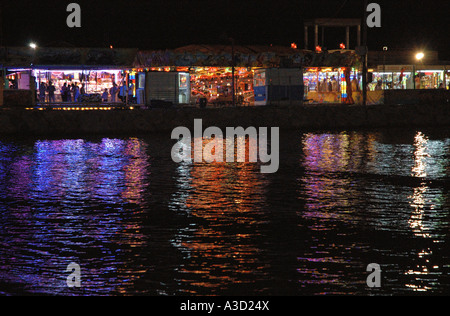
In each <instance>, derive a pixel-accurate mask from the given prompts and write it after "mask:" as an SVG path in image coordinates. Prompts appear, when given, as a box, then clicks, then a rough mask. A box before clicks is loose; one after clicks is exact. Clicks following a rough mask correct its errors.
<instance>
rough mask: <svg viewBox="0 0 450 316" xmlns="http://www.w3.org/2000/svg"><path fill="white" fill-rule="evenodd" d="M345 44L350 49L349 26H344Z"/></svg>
mask: <svg viewBox="0 0 450 316" xmlns="http://www.w3.org/2000/svg"><path fill="white" fill-rule="evenodd" d="M345 45H346V47H347V49H350V26H347V27H346V36H345Z"/></svg>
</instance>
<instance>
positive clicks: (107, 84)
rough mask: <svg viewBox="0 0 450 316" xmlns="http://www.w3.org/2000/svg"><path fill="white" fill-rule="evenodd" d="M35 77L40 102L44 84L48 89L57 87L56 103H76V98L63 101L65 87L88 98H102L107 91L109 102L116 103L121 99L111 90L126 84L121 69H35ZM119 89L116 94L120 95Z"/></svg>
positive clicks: (46, 99) (46, 100) (33, 72)
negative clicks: (112, 94) (76, 90)
mask: <svg viewBox="0 0 450 316" xmlns="http://www.w3.org/2000/svg"><path fill="white" fill-rule="evenodd" d="M32 74H33V76H34V77H35V78H36V90H37V91H38V94H39V100H40V101H41V102H43V99H42V98H41V95H40V94H41V93H42V91H44V90H41V88H40V87H41V85H42V84H44V85H45V87H46V88H48V86H49V84H50V83H51V84H52V85H53V86H54V87H55V102H63V101H64V102H69V101H70V100H71V101H73V102H76V101H78V100H75V98H74V97H72V98H71V99H70V100H64V99H63V95H62V93H63V87H64V85H66V87H68V88H69V89H70V91H71V92H72V93H73V92H74V89H75V87H78V89H79V90H80V95H83V94H84V95H88V96H94V95H97V96H101V95H102V94H103V92H105V90H106V91H107V92H108V102H111V101H116V102H118V101H119V99H118V98H117V96H116V97H113V96H111V92H112V91H111V88H112V87H113V85H114V84H115V85H116V86H117V87H119V86H121V85H123V84H124V82H125V72H124V71H123V70H120V69H89V70H80V69H64V70H62V69H51V70H50V69H34V70H33V71H32ZM118 89H119V88H117V91H116V93H115V94H117V93H118ZM48 101H49V99H48V91H47V92H46V98H45V102H48Z"/></svg>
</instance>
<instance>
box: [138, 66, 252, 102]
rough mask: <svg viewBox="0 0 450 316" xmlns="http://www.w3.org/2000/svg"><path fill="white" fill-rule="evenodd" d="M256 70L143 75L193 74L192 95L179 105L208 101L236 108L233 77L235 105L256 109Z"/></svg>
mask: <svg viewBox="0 0 450 316" xmlns="http://www.w3.org/2000/svg"><path fill="white" fill-rule="evenodd" d="M254 69H255V68H247V67H235V68H234V75H233V69H232V67H197V66H191V67H151V68H147V69H139V70H140V71H143V70H145V71H148V72H150V73H152V72H166V73H179V74H183V73H186V74H189V80H190V85H189V87H190V95H189V97H186V98H183V100H182V101H180V102H177V103H179V104H185V105H192V106H194V105H199V104H200V102H201V100H205V101H206V103H207V104H208V105H209V106H226V105H232V104H233V76H234V80H235V89H234V91H235V103H236V104H237V105H253V104H254V93H253V76H254Z"/></svg>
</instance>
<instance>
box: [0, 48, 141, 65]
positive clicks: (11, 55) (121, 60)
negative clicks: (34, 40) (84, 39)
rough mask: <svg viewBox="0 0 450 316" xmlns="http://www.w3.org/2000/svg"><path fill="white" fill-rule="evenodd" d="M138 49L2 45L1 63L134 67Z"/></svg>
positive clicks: (0, 50) (0, 51) (0, 52)
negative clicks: (34, 47)
mask: <svg viewBox="0 0 450 316" xmlns="http://www.w3.org/2000/svg"><path fill="white" fill-rule="evenodd" d="M136 53H137V49H108V48H52V47H42V48H37V49H35V50H34V49H32V48H29V47H0V63H1V64H3V65H4V66H7V67H8V66H9V67H11V66H12V67H30V66H33V67H36V68H39V67H49V68H54V67H59V68H69V67H77V68H78V67H83V66H86V67H91V68H94V67H96V68H97V67H102V68H113V67H116V68H130V67H132V65H133V62H134V60H135V58H136Z"/></svg>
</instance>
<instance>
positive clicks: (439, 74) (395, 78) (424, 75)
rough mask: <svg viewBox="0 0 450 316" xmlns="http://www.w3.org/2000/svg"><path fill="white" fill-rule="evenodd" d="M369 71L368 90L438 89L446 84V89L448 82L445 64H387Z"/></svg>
mask: <svg viewBox="0 0 450 316" xmlns="http://www.w3.org/2000/svg"><path fill="white" fill-rule="evenodd" d="M369 73H370V76H369V78H371V80H370V82H369V84H368V88H369V91H376V90H391V89H438V88H444V87H446V86H447V89H448V83H449V81H448V78H449V77H448V76H449V75H448V71H447V70H446V66H424V65H421V66H414V65H389V66H379V67H378V68H377V69H370V70H369ZM413 73H414V74H415V76H413ZM414 78H415V80H414Z"/></svg>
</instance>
